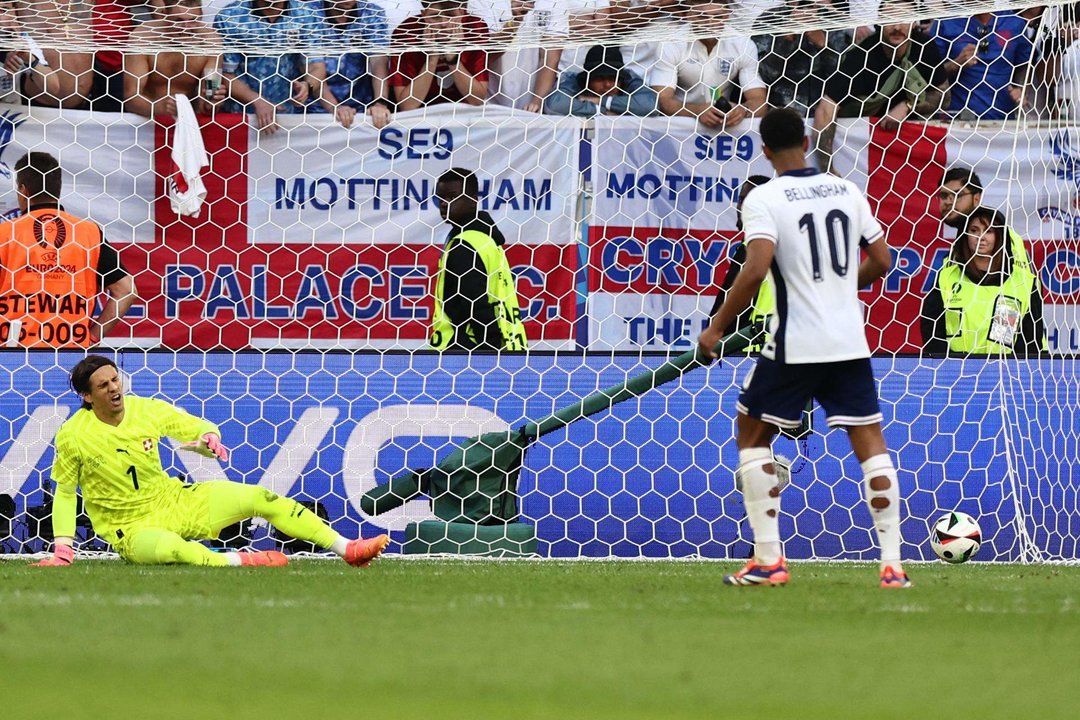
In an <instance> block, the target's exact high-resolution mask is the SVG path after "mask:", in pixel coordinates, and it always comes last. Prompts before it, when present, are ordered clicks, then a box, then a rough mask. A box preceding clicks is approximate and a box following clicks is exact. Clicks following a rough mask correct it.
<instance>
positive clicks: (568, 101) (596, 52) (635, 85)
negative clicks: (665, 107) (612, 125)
mask: <svg viewBox="0 0 1080 720" xmlns="http://www.w3.org/2000/svg"><path fill="white" fill-rule="evenodd" d="M544 110H545V112H548V113H550V114H552V115H575V116H577V117H593V116H595V115H638V116H641V117H644V116H646V115H652V114H654V113H655V112H656V91H655V90H653V89H652V88H650V87H648V86H646V85H645V81H644V80H642V79H641V77H640V76H638V75H637V74H635V73H634V72H633V71H631V70H629V69H627V68H626V67H624V66H623V59H622V51H621V50H620V49H619V48H618V47H616V46H607V47H605V46H603V45H594V46H593V47H591V48H590V49H589V52H588V54H587V55H586V56H585V69H584V70H579V71H575V70H569V71H567V72H566V73H564V74H563V76H562V79H561V80H560V81H559V87H558V88H557V89H556V90H555V92H553V93H552V94H551V95H548V97H547V99H546V100H545V101H544Z"/></svg>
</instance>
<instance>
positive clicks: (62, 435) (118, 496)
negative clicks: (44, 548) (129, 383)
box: [52, 395, 220, 534]
mask: <svg viewBox="0 0 1080 720" xmlns="http://www.w3.org/2000/svg"><path fill="white" fill-rule="evenodd" d="M205 433H217V434H220V433H219V432H218V429H217V426H216V425H214V424H213V423H211V422H208V421H206V420H203V419H202V418H197V417H195V416H194V415H191V414H189V413H188V412H187V411H185V410H182V409H180V408H177V407H174V406H173V405H170V404H169V403H167V402H165V401H164V400H155V399H152V398H143V397H138V396H135V395H126V396H125V397H124V419H123V420H122V421H121V423H120V424H119V425H117V426H116V427H113V426H112V425H109V424H108V423H104V422H102V421H101V420H99V419H98V418H97V416H96V415H94V411H93V410H89V409H81V410H78V411H76V413H75V414H74V415H72V416H71V417H70V418H68V420H67V421H66V422H65V423H64V424H63V425H62V426H61V427H60V431H59V432H58V433H57V434H56V459H55V460H54V461H53V469H52V477H53V480H54V481H55V482H56V485H57V488H56V492H57V495H58V496H60V495H67V496H70V497H72V498H73V497H74V494H75V488H76V486H78V487H81V488H82V496H83V504H84V505H85V507H86V513H87V514H88V515H89V516H90V520H91V522H93V524H94V530H95V531H96V532H97V533H98V534H101V533H103V532H105V531H107V530H111V529H114V528H117V527H121V526H124V525H126V524H128V523H130V522H132V521H133V520H135V519H138V518H141V517H144V516H146V515H148V514H151V513H153V512H154V510H155V509H156V508H157V507H158V506H159V505H160V502H159V501H160V500H162V499H164V498H166V497H168V496H169V494H170V493H171V492H174V491H175V490H176V489H177V488H179V487H181V485H182V483H181V482H180V481H179V480H178V479H176V478H174V477H170V476H169V475H167V474H165V470H164V469H163V468H162V467H161V453H160V452H159V450H158V441H159V440H160V439H161V438H162V437H171V438H173V439H175V440H179V441H181V442H189V441H192V440H198V439H199V438H200V437H202V436H203V435H204V434H205ZM72 520H74V518H72ZM54 522H55V520H54ZM54 529H56V530H57V534H60V531H59V529H58V528H55V527H54ZM72 530H73V528H72Z"/></svg>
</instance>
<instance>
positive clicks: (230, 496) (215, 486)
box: [199, 480, 390, 566]
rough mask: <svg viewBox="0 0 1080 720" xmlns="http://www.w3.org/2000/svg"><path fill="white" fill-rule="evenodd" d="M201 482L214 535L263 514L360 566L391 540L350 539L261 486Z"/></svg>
mask: <svg viewBox="0 0 1080 720" xmlns="http://www.w3.org/2000/svg"><path fill="white" fill-rule="evenodd" d="M199 485H200V487H201V488H203V490H202V491H203V492H206V493H207V497H208V500H209V506H210V508H209V510H210V515H209V524H210V532H211V534H212V536H214V537H217V535H218V533H220V532H221V530H222V529H223V528H226V527H228V526H229V525H232V524H233V523H236V522H239V521H240V520H243V519H246V518H250V517H261V518H264V519H265V520H266V521H267V522H269V523H270V524H272V525H273V526H274V527H276V528H277V529H278V530H280V531H281V532H283V533H285V534H286V535H288V536H290V537H294V538H297V539H298V540H306V541H307V542H310V543H312V544H313V545H315V546H316V547H321V548H324V549H327V550H331V551H333V552H334V553H335V554H337V555H338V556H340V557H342V558H344V559H345V561H346V562H348V563H349V564H350V565H356V566H364V565H367V564H368V563H369V562H371V561H372V560H373V559H375V558H376V557H378V556H379V554H380V553H382V551H383V550H384V549H385V548H386V546H387V545H388V544H389V543H390V538H389V537H387V536H386V535H377V536H375V537H372V538H368V539H363V538H361V539H357V540H348V539H346V538H344V537H342V536H341V535H339V534H338V533H336V532H334V530H333V529H332V528H331V527H330V526H329V525H327V524H326V523H325V522H323V520H322V519H321V518H320V517H319V516H318V515H316V514H315V513H313V512H311V511H310V510H308V509H307V508H306V507H304V506H303V505H301V504H300V503H298V502H296V501H295V500H293V499H291V498H287V497H283V496H281V495H278V494H276V493H272V492H270V491H269V490H267V489H266V488H262V487H259V486H258V485H246V484H244V483H234V482H228V481H224V480H222V481H217V482H208V483H200V484H199Z"/></svg>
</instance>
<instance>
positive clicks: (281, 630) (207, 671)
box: [0, 558, 1080, 720]
mask: <svg viewBox="0 0 1080 720" xmlns="http://www.w3.org/2000/svg"><path fill="white" fill-rule="evenodd" d="M734 567H735V565H734V564H733V563H723V564H720V563H698V562H578V563H562V562H554V561H550V562H460V561H457V562H455V561H445V560H444V561H434V560H433V561H406V560H402V559H395V558H386V559H383V560H381V561H379V562H378V563H376V564H375V565H374V566H372V567H371V568H368V569H366V570H362V571H356V570H352V569H351V568H348V567H346V566H345V565H343V564H339V563H336V562H333V563H332V562H320V561H298V562H294V563H293V564H292V565H290V566H289V567H288V568H284V569H281V570H274V569H263V570H258V569H250V570H249V569H243V570H241V569H236V570H216V571H215V570H209V569H201V568H162V567H156V568H139V567H134V566H130V565H125V564H122V563H119V562H81V563H78V564H76V565H75V566H73V567H71V568H67V569H61V570H56V569H52V570H48V571H43V570H40V569H37V568H30V567H27V565H26V564H25V563H23V562H19V561H7V562H3V563H0V688H2V694H0V716H2V717H3V718H5V720H7V719H10V720H16V719H18V720H23V719H31V720H32V719H36V718H43V719H45V718H48V719H50V720H52V719H55V718H72V719H76V718H115V719H122V720H136V719H138V720H142V719H143V718H160V719H168V718H182V719H183V720H196V719H201V718H223V719H228V720H241V719H242V718H263V719H266V718H274V719H277V718H300V719H302V720H322V719H323V718H360V717H365V718H514V719H515V720H521V719H524V718H612V719H615V718H617V719H619V720H628V719H631V718H720V717H723V718H728V717H730V718H769V719H770V720H776V719H777V718H800V719H802V718H832V719H835V718H860V719H861V718H933V717H960V718H979V720H986V719H987V718H1010V719H1018V718H1025V719H1027V718H1039V719H1043V718H1075V717H1077V716H1078V715H1080V709H1078V701H1080V690H1078V685H1080V683H1077V682H1076V672H1077V669H1076V668H1077V662H1078V660H1080V568H1076V567H1071V568H1062V567H1044V566H1039V567H1019V566H987V565H977V564H976V565H969V566H960V567H948V566H944V565H932V566H914V568H912V573H911V574H912V576H913V579H914V580H915V582H916V583H917V587H916V588H913V589H911V590H906V591H895V590H894V591H885V590H881V589H879V588H877V587H876V582H875V580H876V568H874V567H871V566H869V565H848V564H831V565H826V564H808V563H796V564H795V565H793V568H792V570H793V581H792V584H791V585H790V586H788V587H786V588H750V589H744V588H727V587H723V586H722V585H721V584H720V576H721V574H722V573H723V572H725V571H727V570H729V569H731V568H734Z"/></svg>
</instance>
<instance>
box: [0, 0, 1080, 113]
mask: <svg viewBox="0 0 1080 720" xmlns="http://www.w3.org/2000/svg"><path fill="white" fill-rule="evenodd" d="M942 7H944V6H941V4H940V3H934V2H932V1H931V2H915V1H913V0H886V2H885V3H884V4H883V5H880V6H879V4H878V3H876V2H866V1H859V0H813V1H809V0H205V2H200V0H145V1H144V0H81V1H80V2H66V1H65V0H17V1H14V2H10V1H5V2H3V3H2V4H0V47H2V48H3V50H4V60H3V67H4V69H5V71H6V72H5V73H4V76H3V77H2V78H0V92H5V93H7V97H6V99H7V100H8V101H9V102H12V101H14V102H29V103H30V104H31V105H41V106H49V107H63V108H72V109H80V108H81V109H93V110H101V111H107V112H108V111H120V110H126V111H129V112H135V113H139V114H142V115H145V116H154V115H175V112H176V108H175V103H174V101H173V99H172V98H173V96H174V95H175V94H177V93H179V94H185V95H188V96H190V97H191V98H192V99H193V100H194V101H195V102H196V105H197V107H196V110H199V111H203V112H215V111H216V112H241V111H242V112H247V113H250V114H252V115H254V118H255V122H256V124H257V125H258V126H259V127H260V128H261V129H263V130H264V131H266V132H273V131H274V129H275V127H276V125H275V123H274V120H275V118H276V116H278V115H280V114H286V113H287V114H295V113H332V114H334V115H335V116H336V118H337V120H338V121H339V122H341V123H342V124H343V125H346V126H348V125H351V124H352V123H353V122H355V119H356V115H357V114H358V113H360V114H361V115H367V116H368V117H369V118H370V121H371V122H372V123H374V124H375V125H376V126H377V127H381V126H385V125H386V124H388V123H390V122H392V121H393V116H394V113H396V112H401V111H407V110H413V109H418V108H422V107H426V106H428V105H433V104H441V103H453V102H459V103H467V104H470V105H483V104H485V103H495V104H499V105H505V106H512V107H516V108H519V109H522V110H528V111H531V112H544V113H550V114H573V115H577V116H592V115H595V114H599V113H603V114H633V115H677V116H694V117H697V118H698V120H699V121H700V122H701V124H702V125H704V126H707V127H724V126H730V125H734V124H737V123H738V122H740V121H741V120H742V119H743V118H744V117H745V116H747V115H761V114H762V113H764V111H765V109H766V108H767V107H770V106H771V107H792V108H794V109H796V110H798V111H799V112H801V113H803V114H805V115H806V116H808V117H812V116H814V114H815V113H817V114H818V115H819V116H821V115H823V114H824V115H825V116H826V117H825V119H827V118H828V111H829V110H831V109H832V108H831V107H830V106H831V105H832V104H835V105H838V106H839V107H840V108H841V110H842V111H843V112H844V113H846V114H848V115H849V116H870V115H874V116H878V115H880V114H884V113H885V112H888V113H889V115H890V118H891V119H894V120H902V119H907V118H912V119H930V120H941V121H948V120H966V121H975V120H978V121H1002V120H1009V119H1016V118H1018V117H1021V116H1023V117H1026V118H1071V117H1073V116H1074V114H1075V112H1076V110H1075V109H1074V108H1075V107H1076V106H1077V103H1078V100H1080V85H1078V82H1077V78H1078V77H1080V73H1078V72H1077V70H1080V25H1078V18H1077V15H1078V13H1077V5H1076V4H1067V5H1055V6H1049V7H1048V6H1040V5H1034V6H1030V7H1025V8H1021V9H1017V10H998V11H994V12H990V11H989V10H986V11H983V12H976V11H977V10H981V9H984V8H981V7H977V6H976V7H973V8H972V9H971V11H972V12H975V14H973V15H959V16H957V17H943V16H942V14H941V13H942ZM964 9H965V8H964V6H963V5H958V6H957V10H960V11H962V10H964ZM878 12H880V17H883V18H885V17H905V18H907V19H908V20H909V21H908V22H903V23H892V24H882V25H880V26H875V18H876V17H877V15H875V13H878ZM931 12H933V13H934V17H935V18H936V19H932V20H925V21H911V19H912V18H917V17H920V13H926V14H930V13H931ZM845 25H846V27H845ZM824 28H833V29H824ZM778 29H779V30H781V31H782V32H780V33H777V32H776V31H777V30H778ZM613 37H617V38H620V42H625V44H623V45H621V46H620V45H618V44H614V43H613V42H612V38H613ZM688 38H689V39H688ZM905 42H910V50H907V49H905V50H904V51H903V52H898V53H896V54H895V56H893V57H889V58H885V57H884V55H883V54H882V53H881V52H880V49H881V48H880V47H877V46H879V45H881V44H885V45H891V46H893V47H897V46H898V45H899V44H900V43H905ZM92 48H100V49H97V50H96V51H92V52H91V51H90V50H91V49H92ZM170 48H171V49H174V50H175V51H174V52H168V51H167V50H168V49H170ZM180 48H183V50H180ZM895 63H902V64H904V66H905V68H906V69H907V68H908V67H909V66H913V67H914V68H915V70H916V72H917V74H918V75H920V76H921V80H919V81H917V82H916V83H915V84H916V85H924V86H928V87H925V88H918V87H914V86H911V85H910V84H909V85H908V86H907V87H899V88H897V87H891V86H889V87H886V86H884V85H882V84H880V83H883V82H884V78H886V77H888V75H889V73H888V72H887V71H888V69H889V67H890V66H891V65H893V64H895ZM908 74H910V73H908ZM870 76H874V77H873V78H871V77H870ZM881 95H890V96H891V97H890V98H889V102H888V103H887V106H886V107H882V101H883V100H884V99H885V98H883V97H880V96H881ZM904 95H906V96H907V97H906V100H907V102H900V100H901V96H904ZM823 98H824V99H827V100H830V101H831V103H825V104H824V105H825V107H824V108H822V103H821V101H822V99H823ZM853 100H854V101H856V102H855V103H854V105H853V106H848V107H845V103H848V105H851V102H850V101H853ZM818 122H819V124H820V123H821V122H823V120H822V119H821V118H819V120H818Z"/></svg>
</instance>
